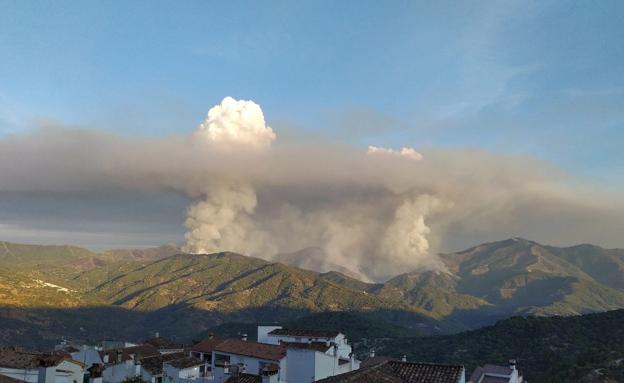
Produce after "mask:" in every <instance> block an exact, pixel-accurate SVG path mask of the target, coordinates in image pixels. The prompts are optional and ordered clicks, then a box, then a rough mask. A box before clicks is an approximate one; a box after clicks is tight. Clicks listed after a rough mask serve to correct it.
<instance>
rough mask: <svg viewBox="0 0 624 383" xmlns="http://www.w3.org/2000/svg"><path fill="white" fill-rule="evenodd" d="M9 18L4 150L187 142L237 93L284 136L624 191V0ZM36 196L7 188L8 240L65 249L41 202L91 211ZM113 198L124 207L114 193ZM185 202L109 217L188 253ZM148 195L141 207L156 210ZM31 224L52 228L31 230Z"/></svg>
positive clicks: (92, 9) (113, 5) (52, 12)
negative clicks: (60, 143) (473, 156)
mask: <svg viewBox="0 0 624 383" xmlns="http://www.w3.org/2000/svg"><path fill="white" fill-rule="evenodd" d="M0 8H1V9H2V12H0V140H2V139H6V138H7V137H11V136H16V135H17V136H19V135H24V134H28V133H29V132H32V131H35V130H36V129H39V128H40V127H41V126H48V125H62V126H65V127H71V128H75V129H93V130H97V131H100V132H107V133H110V134H113V135H118V136H123V137H141V138H153V139H163V138H166V137H171V136H176V135H188V134H192V133H193V132H194V131H195V129H196V128H197V126H198V124H200V123H201V122H202V121H203V120H204V118H205V116H206V113H207V111H208V109H210V108H211V107H213V106H214V105H217V104H219V103H220V102H221V100H222V99H223V98H224V97H226V96H231V97H233V98H235V99H244V100H253V101H254V102H255V103H257V104H258V105H260V106H261V108H262V111H263V113H264V117H265V118H266V121H267V124H268V125H270V126H271V127H272V128H273V129H274V130H275V131H276V132H279V134H278V137H280V139H281V140H282V141H284V140H289V139H298V140H302V139H303V140H306V141H308V142H316V141H318V142H327V141H331V142H332V143H337V144H339V145H346V146H350V147H354V148H362V149H363V150H366V148H367V147H368V146H370V145H375V146H381V147H397V148H400V147H403V146H408V147H413V148H415V149H416V150H419V151H426V150H428V149H433V150H483V151H487V152H489V153H498V154H503V155H515V156H518V157H528V158H531V159H536V160H539V161H542V162H541V163H542V164H544V166H546V167H550V166H552V167H554V168H556V169H558V171H560V172H561V173H562V174H565V175H566V176H567V177H569V178H570V179H571V180H572V181H573V182H575V183H577V184H580V185H584V186H588V187H590V188H593V189H596V190H600V191H604V192H609V193H612V194H618V193H619V192H621V191H622V186H623V181H624V156H622V155H621V149H620V147H621V143H622V142H624V64H623V63H624V44H622V41H624V3H623V2H622V1H617V0H615V1H610V0H605V1H600V2H578V1H504V2H501V1H471V2H450V1H449V2H447V1H436V2H430V1H428V2H425V1H388V2H386V1H384V2H380V1H340V2H336V1H297V2H293V1H268V2H253V1H226V2H214V1H185V2H173V1H132V2H121V1H82V2H78V1H54V2H46V3H42V2H34V1H13V0H0ZM15 166H16V167H18V166H19V164H15ZM1 183H2V180H1V179H0V184H1ZM0 186H1V185H0ZM37 193H42V191H41V190H29V191H24V190H22V191H20V192H19V193H18V192H16V191H11V192H10V193H9V192H8V191H6V192H5V193H4V194H3V197H2V198H0V213H1V214H4V218H3V217H1V216H0V225H4V227H5V229H4V232H5V234H7V233H10V237H12V238H14V239H20V240H29V239H30V240H33V238H35V237H39V238H42V235H43V234H44V233H39V234H36V233H37V230H39V229H41V227H39V226H45V230H46V233H47V234H45V235H50V236H52V238H54V236H55V234H54V233H50V230H52V229H51V228H50V225H43V224H42V223H41V222H42V221H43V220H44V219H43V218H41V217H42V216H37V214H36V213H35V212H33V211H36V210H37V209H36V208H35V207H34V206H38V205H37V204H43V205H45V206H47V207H45V208H43V207H42V210H43V211H47V210H50V209H51V210H53V211H54V210H59V211H67V209H65V208H63V207H64V206H65V205H71V206H75V205H76V204H79V202H76V199H74V198H70V197H68V195H67V194H63V195H56V194H55V195H54V196H52V194H50V193H48V194H45V198H39V197H37V196H38V195H39V194H37ZM174 194H175V193H174ZM101 197H102V198H103V199H102V200H101V202H102V203H103V204H106V205H107V206H114V205H115V199H116V198H117V197H116V194H115V193H112V192H111V193H101ZM187 197H188V196H187ZM187 197H184V198H183V197H172V198H171V199H168V201H169V202H168V203H167V204H165V205H166V206H164V207H163V212H161V213H159V217H160V218H154V217H151V218H149V214H147V213H144V211H145V210H150V209H147V208H146V209H143V210H141V211H142V213H136V214H134V213H131V212H129V211H128V210H127V209H125V208H119V210H120V211H118V212H116V213H115V208H114V207H111V210H110V211H109V212H108V213H107V214H106V215H107V216H110V217H111V218H110V219H111V222H122V223H123V222H125V223H127V224H129V225H132V222H134V221H132V219H134V218H136V217H137V216H141V218H140V219H139V221H136V222H141V225H142V226H143V227H144V231H145V232H144V233H142V234H141V235H138V234H137V235H136V236H134V240H131V241H124V240H120V245H123V244H128V243H129V244H134V245H141V244H145V245H147V244H154V243H155V242H158V241H159V240H161V241H172V242H175V241H176V240H179V238H180V235H181V233H183V228H181V224H180V222H181V221H183V220H184V206H185V204H186V203H187V202H188V201H185V198H187ZM124 198H125V197H124ZM137 198H138V197H137ZM150 198H153V199H154V200H156V201H159V199H160V198H164V197H163V196H162V195H160V194H158V195H153V196H151V197H147V200H150ZM138 199H139V200H140V201H138V202H137V204H132V205H133V206H135V208H136V210H137V211H138V210H139V206H140V205H141V204H142V203H143V204H147V202H145V200H144V199H143V198H142V197H141V198H138ZM25 200H28V202H20V201H25ZM44 200H45V201H44ZM78 200H79V199H78ZM50 201H54V202H50ZM157 203H158V202H154V204H157ZM154 204H152V205H154ZM87 205H89V204H87ZM125 205H127V204H125ZM152 205H150V206H152ZM16 206H22V207H20V208H16ZM50 206H51V207H50ZM169 210H171V211H169ZM81 211H82V210H81ZM174 211H175V212H177V213H175V214H174V213H173V212H174ZM151 214H156V213H151ZM54 216H55V214H53V213H50V215H46V217H47V218H45V219H51V220H54V218H53V217H54ZM167 216H168V217H174V218H172V219H171V222H165V220H164V219H162V218H163V217H167ZM20 217H21V218H20ZM24 217H30V218H28V219H26V218H24ZM37 217H39V218H41V219H35V218H37ZM50 217H52V218H50ZM132 217H134V218H132ZM146 217H148V218H146ZM137 219H138V218H137ZM20 220H22V221H24V222H25V221H28V220H30V221H29V222H30V223H29V225H31V226H33V225H34V226H37V227H39V228H34V227H30V229H28V230H30V231H28V230H24V229H20V227H21V226H24V225H25V223H24V222H21V221H20ZM104 220H105V219H104ZM35 221H36V225H35V223H34V222H35ZM20 225H21V226H20ZM71 225H72V224H70V223H67V226H68V227H70V228H71ZM76 225H77V226H78V227H77V228H76V230H78V229H80V227H81V226H82V225H83V224H82V223H76ZM94 225H95V223H94ZM97 225H102V223H101V221H98V223H97ZM97 225H95V226H91V227H90V228H89V232H91V231H93V233H92V234H89V235H88V236H89V238H91V236H92V235H93V236H96V237H97V235H99V229H98V226H97ZM26 226H28V225H26ZM134 226H136V225H134ZM42 230H43V229H42ZM63 230H69V229H68V228H65V229H63ZM109 231H110V229H109ZM120 232H121V233H123V232H125V231H124V230H123V229H120ZM165 232H166V233H167V234H163V233H165ZM1 233H2V231H1V230H0V234H1ZM81 233H82V232H81ZM80 235H86V234H84V233H82V234H80ZM80 235H78V234H76V238H77V241H78V242H81V243H84V244H91V245H93V246H96V247H97V246H107V245H108V242H107V241H104V242H98V241H97V240H93V239H84V240H83V239H82V237H80ZM78 237H80V238H78ZM59 238H62V240H67V241H69V240H70V239H71V238H70V237H68V236H67V235H62V234H60V237H59ZM117 238H121V234H119V236H118V237H117ZM137 238H140V240H139V239H137ZM59 240H60V239H59ZM473 240H474V241H476V240H478V238H474V239H473ZM466 242H468V241H466ZM607 242H609V241H607ZM462 244H463V243H462ZM609 244H612V245H613V244H614V242H613V241H611V242H610V243H609ZM455 245H456V246H459V244H455ZM621 245H622V246H624V243H622V244H621Z"/></svg>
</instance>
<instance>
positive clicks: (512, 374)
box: [468, 359, 525, 383]
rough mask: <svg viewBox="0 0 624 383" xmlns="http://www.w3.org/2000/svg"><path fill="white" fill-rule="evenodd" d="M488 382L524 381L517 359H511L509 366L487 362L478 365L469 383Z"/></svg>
mask: <svg viewBox="0 0 624 383" xmlns="http://www.w3.org/2000/svg"><path fill="white" fill-rule="evenodd" d="M486 382H500V383H523V382H525V381H524V380H523V379H522V375H520V372H519V371H518V369H517V368H516V361H515V360H513V359H512V360H510V361H509V366H507V367H505V366H496V365H493V364H486V365H485V366H483V367H477V368H476V369H475V370H474V372H473V373H472V375H471V376H470V380H469V381H468V383H486Z"/></svg>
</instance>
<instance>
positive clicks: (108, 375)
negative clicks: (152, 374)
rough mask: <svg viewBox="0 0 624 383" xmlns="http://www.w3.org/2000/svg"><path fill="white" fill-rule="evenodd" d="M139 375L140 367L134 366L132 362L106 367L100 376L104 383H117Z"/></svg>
mask: <svg viewBox="0 0 624 383" xmlns="http://www.w3.org/2000/svg"><path fill="white" fill-rule="evenodd" d="M140 374H141V366H140V365H135V364H134V360H126V361H124V362H121V363H117V364H113V365H109V366H106V368H105V369H104V373H103V374H102V380H103V381H104V383H119V382H121V381H123V380H124V379H126V378H129V377H132V376H137V375H140Z"/></svg>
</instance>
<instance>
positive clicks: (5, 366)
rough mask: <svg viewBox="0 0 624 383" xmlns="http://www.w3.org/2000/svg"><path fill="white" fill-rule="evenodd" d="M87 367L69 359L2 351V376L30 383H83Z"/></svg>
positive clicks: (0, 368)
mask: <svg viewBox="0 0 624 383" xmlns="http://www.w3.org/2000/svg"><path fill="white" fill-rule="evenodd" d="M85 367H86V366H85V365H84V364H82V363H80V362H78V361H75V360H73V359H71V358H69V357H65V356H61V355H46V354H39V353H34V352H26V351H20V350H15V349H6V348H5V349H1V350H0V375H2V376H6V377H9V378H12V379H17V380H20V381H23V382H28V383H82V381H83V377H84V372H85Z"/></svg>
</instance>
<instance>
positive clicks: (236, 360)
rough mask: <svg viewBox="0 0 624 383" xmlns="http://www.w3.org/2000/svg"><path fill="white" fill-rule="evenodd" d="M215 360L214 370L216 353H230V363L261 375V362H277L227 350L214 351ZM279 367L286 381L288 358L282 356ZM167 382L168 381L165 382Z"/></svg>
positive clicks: (249, 372)
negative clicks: (231, 352) (241, 365)
mask: <svg viewBox="0 0 624 383" xmlns="http://www.w3.org/2000/svg"><path fill="white" fill-rule="evenodd" d="M213 354H214V355H213V357H212V359H213V362H212V370H213V371H214V369H215V367H214V361H215V360H216V354H219V355H228V356H229V357H230V365H233V364H241V363H242V364H244V365H245V373H247V374H252V375H260V370H259V366H260V362H264V363H267V364H269V363H273V364H277V362H275V361H274V360H268V359H258V358H253V357H250V356H244V355H235V354H229V353H226V352H214V353H213ZM279 367H280V369H279V370H280V371H279V380H280V381H285V380H286V377H287V365H286V358H282V360H281V361H280V362H279ZM165 383H166V382H165Z"/></svg>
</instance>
